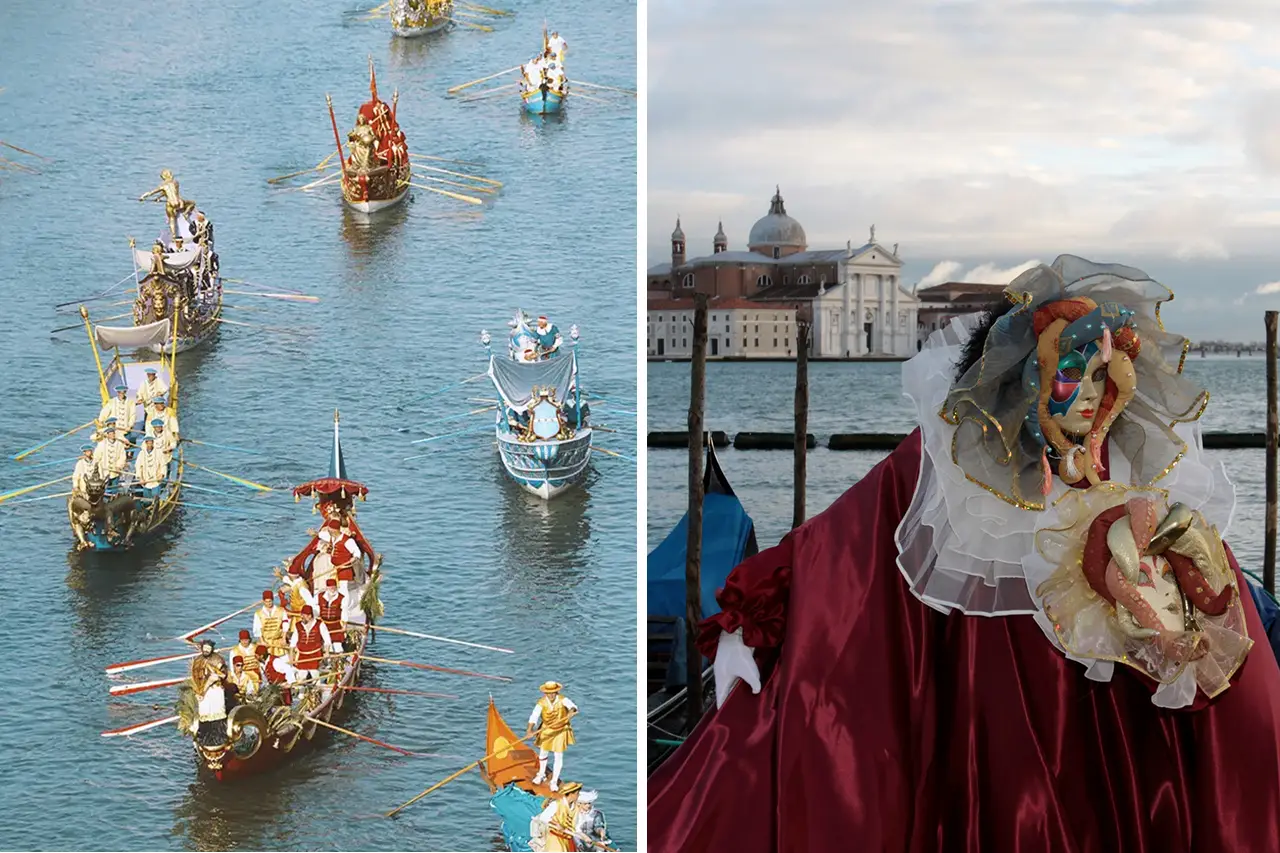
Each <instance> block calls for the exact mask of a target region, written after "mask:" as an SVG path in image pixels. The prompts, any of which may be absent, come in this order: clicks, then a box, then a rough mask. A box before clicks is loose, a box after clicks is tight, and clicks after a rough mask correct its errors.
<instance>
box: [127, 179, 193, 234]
mask: <svg viewBox="0 0 1280 853" xmlns="http://www.w3.org/2000/svg"><path fill="white" fill-rule="evenodd" d="M148 199H155V200H156V201H161V200H163V201H164V215H165V218H166V219H168V220H169V233H170V234H171V235H173V236H174V237H177V236H178V214H179V213H182V214H188V213H191V212H192V211H194V210H195V209H196V203H195V202H194V201H192V200H191V199H186V198H183V197H182V193H181V191H179V189H178V179H177V178H175V177H174V176H173V172H171V171H169V170H168V169H162V170H160V186H158V187H156V188H155V189H153V190H151V191H150V192H145V193H143V194H142V195H140V196H138V201H146V200H148Z"/></svg>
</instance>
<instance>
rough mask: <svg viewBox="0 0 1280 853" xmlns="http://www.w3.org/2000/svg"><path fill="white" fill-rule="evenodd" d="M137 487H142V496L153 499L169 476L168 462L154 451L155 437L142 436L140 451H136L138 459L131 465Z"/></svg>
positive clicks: (158, 452)
mask: <svg viewBox="0 0 1280 853" xmlns="http://www.w3.org/2000/svg"><path fill="white" fill-rule="evenodd" d="M133 468H134V472H135V476H136V478H137V481H138V485H139V486H141V487H142V496H143V497H144V498H147V499H150V498H154V497H155V496H156V494H157V493H158V492H159V491H160V487H161V486H162V485H163V484H164V481H165V478H166V477H168V475H169V460H168V459H166V458H165V455H164V454H163V453H161V452H160V451H159V450H156V437H155V436H154V435H147V436H143V439H142V449H141V450H140V451H138V459H137V461H136V462H134V464H133Z"/></svg>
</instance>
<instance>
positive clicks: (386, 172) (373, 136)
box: [325, 57, 410, 213]
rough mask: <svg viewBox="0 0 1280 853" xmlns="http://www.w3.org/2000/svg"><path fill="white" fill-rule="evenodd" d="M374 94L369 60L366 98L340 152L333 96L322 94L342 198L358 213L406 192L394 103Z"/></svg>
mask: <svg viewBox="0 0 1280 853" xmlns="http://www.w3.org/2000/svg"><path fill="white" fill-rule="evenodd" d="M398 99H399V93H398V92H397V93H394V94H392V96H391V104H390V105H389V106H388V104H387V102H386V101H383V100H381V99H380V98H379V97H378V80H377V76H376V75H375V74H374V70H373V58H372V57H370V59H369V100H368V101H366V102H365V103H364V104H362V105H361V106H360V110H359V112H358V113H356V124H355V127H354V128H352V130H351V132H350V133H348V134H347V147H346V151H345V153H344V150H343V146H342V138H341V137H340V136H339V134H338V120H337V118H336V117H335V116H334V112H333V99H332V98H330V97H329V96H328V95H325V101H326V102H327V103H328V105H329V120H330V122H331V123H332V124H333V140H334V142H335V143H337V146H338V152H337V153H338V160H339V162H340V165H341V167H342V198H343V200H344V201H345V202H346V203H347V206H348V207H350V208H352V209H353V210H356V211H359V212H360V213H376V212H377V211H379V210H385V209H386V208H388V207H392V206H393V205H396V204H399V203H400V202H401V201H403V200H404V197H405V196H406V195H408V194H409V176H410V166H409V147H408V143H407V142H406V141H405V138H404V132H403V131H401V130H400V125H399V124H397V123H396V102H397V100H398Z"/></svg>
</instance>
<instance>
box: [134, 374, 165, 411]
mask: <svg viewBox="0 0 1280 853" xmlns="http://www.w3.org/2000/svg"><path fill="white" fill-rule="evenodd" d="M146 374H147V378H146V379H145V380H143V382H142V385H140V386H139V387H138V396H137V401H138V403H140V404H142V405H143V408H144V409H149V408H150V407H151V404H152V403H153V402H155V399H156V397H164V396H166V395H167V394H168V393H169V386H168V385H165V384H164V381H163V380H162V379H159V378H157V376H156V369H155V368H154V367H148V368H147V369H146ZM150 418H151V415H150V413H149V412H148V413H147V419H148V420H150Z"/></svg>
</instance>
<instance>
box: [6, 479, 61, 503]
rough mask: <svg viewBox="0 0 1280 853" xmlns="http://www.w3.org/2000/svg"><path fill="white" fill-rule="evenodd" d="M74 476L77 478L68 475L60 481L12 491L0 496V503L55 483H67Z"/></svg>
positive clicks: (51, 481)
mask: <svg viewBox="0 0 1280 853" xmlns="http://www.w3.org/2000/svg"><path fill="white" fill-rule="evenodd" d="M73 476H75V475H74V474H68V475H67V476H65V477H59V478H58V479H56V480H50V481H49V482H47V483H36V484H35V485H34V486H27V487H26V488H25V489H15V490H14V491H12V492H5V493H4V494H3V495H0V503H4V502H5V501H7V500H9V499H10V498H16V497H20V496H22V495H25V494H27V493H28V492H34V491H35V490H36V489H43V488H44V487H45V486H52V485H54V484H55V483H62V482H65V481H67V480H70V479H71V478H72V477H73Z"/></svg>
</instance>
